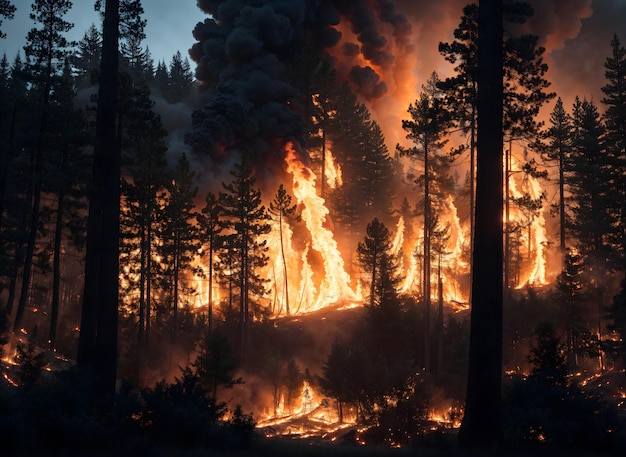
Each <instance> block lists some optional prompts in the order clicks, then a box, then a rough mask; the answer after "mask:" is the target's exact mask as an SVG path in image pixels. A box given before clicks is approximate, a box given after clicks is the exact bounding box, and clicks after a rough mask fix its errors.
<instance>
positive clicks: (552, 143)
mask: <svg viewBox="0 0 626 457" xmlns="http://www.w3.org/2000/svg"><path fill="white" fill-rule="evenodd" d="M550 124H551V127H550V128H549V129H548V136H547V140H548V142H549V144H548V145H547V148H546V150H545V152H546V153H545V155H546V157H547V158H548V159H549V160H551V161H554V162H556V164H557V169H558V176H559V178H558V186H559V203H558V213H559V249H560V251H561V254H562V255H564V254H565V248H566V234H565V227H566V222H565V218H566V214H565V188H566V182H565V173H566V170H567V169H568V163H567V162H568V158H569V154H570V151H571V148H572V124H571V118H570V116H569V114H567V111H565V108H564V107H563V101H562V100H561V98H559V99H558V100H557V101H556V104H555V105H554V109H553V110H552V113H551V114H550Z"/></svg>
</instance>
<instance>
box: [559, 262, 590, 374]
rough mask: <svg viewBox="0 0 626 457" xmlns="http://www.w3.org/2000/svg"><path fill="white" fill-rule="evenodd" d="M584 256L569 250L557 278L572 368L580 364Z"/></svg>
mask: <svg viewBox="0 0 626 457" xmlns="http://www.w3.org/2000/svg"><path fill="white" fill-rule="evenodd" d="M582 275H583V257H582V256H581V255H580V254H579V253H578V252H576V251H573V250H568V252H567V254H566V255H565V258H564V263H563V270H562V271H561V273H560V274H559V276H558V277H557V279H556V294H557V300H558V302H559V305H560V306H561V307H562V308H563V311H564V314H565V329H566V335H567V338H566V342H565V344H566V349H567V361H568V364H569V366H570V368H574V367H577V366H578V363H577V359H576V355H577V351H576V349H577V346H578V345H577V341H576V338H577V335H578V332H577V331H576V329H577V327H580V326H581V325H584V324H583V323H582V322H581V318H582V316H581V310H580V305H581V301H582V299H583V293H584V291H583V290H582V288H583V284H582V281H583V278H582Z"/></svg>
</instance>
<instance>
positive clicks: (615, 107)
mask: <svg viewBox="0 0 626 457" xmlns="http://www.w3.org/2000/svg"><path fill="white" fill-rule="evenodd" d="M611 50H612V54H611V56H610V57H608V58H607V59H606V62H605V64H604V68H605V73H604V75H605V77H606V80H607V84H606V85H605V86H603V87H602V92H603V93H604V95H605V97H604V98H603V99H602V103H603V104H604V105H605V106H606V112H605V114H604V119H605V124H606V129H607V144H608V145H609V146H608V149H609V150H608V153H609V154H610V156H611V160H612V165H613V171H614V175H613V179H614V180H615V189H614V191H613V196H614V201H613V202H611V206H612V208H613V209H612V210H613V211H614V214H615V217H616V218H617V219H618V220H619V225H620V230H619V231H618V232H617V233H616V234H615V241H614V242H615V243H616V244H617V245H618V246H619V248H620V255H621V263H622V265H621V267H622V269H623V270H624V271H626V48H625V47H624V46H622V45H621V43H620V41H619V38H618V37H617V35H614V36H613V39H612V40H611Z"/></svg>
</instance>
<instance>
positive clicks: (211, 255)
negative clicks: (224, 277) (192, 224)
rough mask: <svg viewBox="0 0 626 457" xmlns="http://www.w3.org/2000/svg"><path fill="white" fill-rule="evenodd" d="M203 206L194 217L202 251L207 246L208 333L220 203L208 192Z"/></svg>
mask: <svg viewBox="0 0 626 457" xmlns="http://www.w3.org/2000/svg"><path fill="white" fill-rule="evenodd" d="M204 201H205V205H204V208H202V213H201V214H198V215H197V216H196V219H197V220H198V226H199V230H200V240H201V241H202V249H203V250H204V249H205V248H206V247H207V246H208V251H206V258H207V259H208V264H209V265H208V267H209V272H208V275H207V276H208V278H209V303H208V308H209V309H208V321H209V322H208V324H209V333H211V332H212V331H213V277H214V275H215V273H214V261H215V255H216V253H217V252H218V250H219V247H220V242H221V237H220V234H221V231H222V227H221V225H220V217H221V212H222V208H221V206H220V202H219V201H218V199H217V197H216V196H215V194H214V193H212V192H208V193H207V194H206V197H205V198H204Z"/></svg>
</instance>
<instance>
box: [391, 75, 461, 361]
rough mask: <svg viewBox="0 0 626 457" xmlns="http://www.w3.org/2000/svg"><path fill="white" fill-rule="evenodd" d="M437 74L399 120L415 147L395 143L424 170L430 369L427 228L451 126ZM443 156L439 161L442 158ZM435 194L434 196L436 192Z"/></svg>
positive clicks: (427, 292) (427, 291)
mask: <svg viewBox="0 0 626 457" xmlns="http://www.w3.org/2000/svg"><path fill="white" fill-rule="evenodd" d="M437 82H438V79H437V76H436V74H433V75H432V77H431V80H430V81H429V84H428V85H427V86H424V91H423V92H422V93H421V94H420V97H419V98H418V99H417V100H416V101H415V102H414V103H412V104H410V105H409V108H408V113H409V116H410V118H409V119H403V120H402V128H403V129H404V130H405V131H406V132H407V139H409V140H411V141H412V142H413V143H414V145H415V146H413V147H412V148H408V149H407V148H402V147H400V146H399V145H398V146H397V149H398V151H399V152H400V153H401V154H403V155H408V156H411V157H418V158H420V159H422V160H423V163H424V166H423V169H424V172H423V175H422V176H420V177H419V178H418V179H417V180H416V183H418V184H421V185H422V186H423V195H424V200H423V214H424V226H423V255H424V268H423V278H424V279H423V286H422V289H423V290H422V297H423V302H424V367H425V368H426V370H427V371H430V300H431V284H430V277H431V275H430V272H431V229H432V220H433V217H434V216H433V209H434V205H433V196H435V197H439V199H438V200H435V203H436V202H437V201H439V202H441V201H442V195H441V194H442V193H443V189H444V188H445V187H447V186H448V185H449V177H448V176H447V173H446V170H445V167H442V165H444V164H445V163H446V162H445V159H444V157H443V156H442V154H441V150H442V148H443V147H444V146H445V144H446V142H447V140H446V139H445V136H446V134H447V132H448V129H449V128H450V127H451V125H452V121H451V117H450V112H449V111H447V110H446V108H445V102H444V101H443V94H442V93H441V92H440V91H439V89H437ZM442 159H443V160H442ZM437 194H438V195H437Z"/></svg>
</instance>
